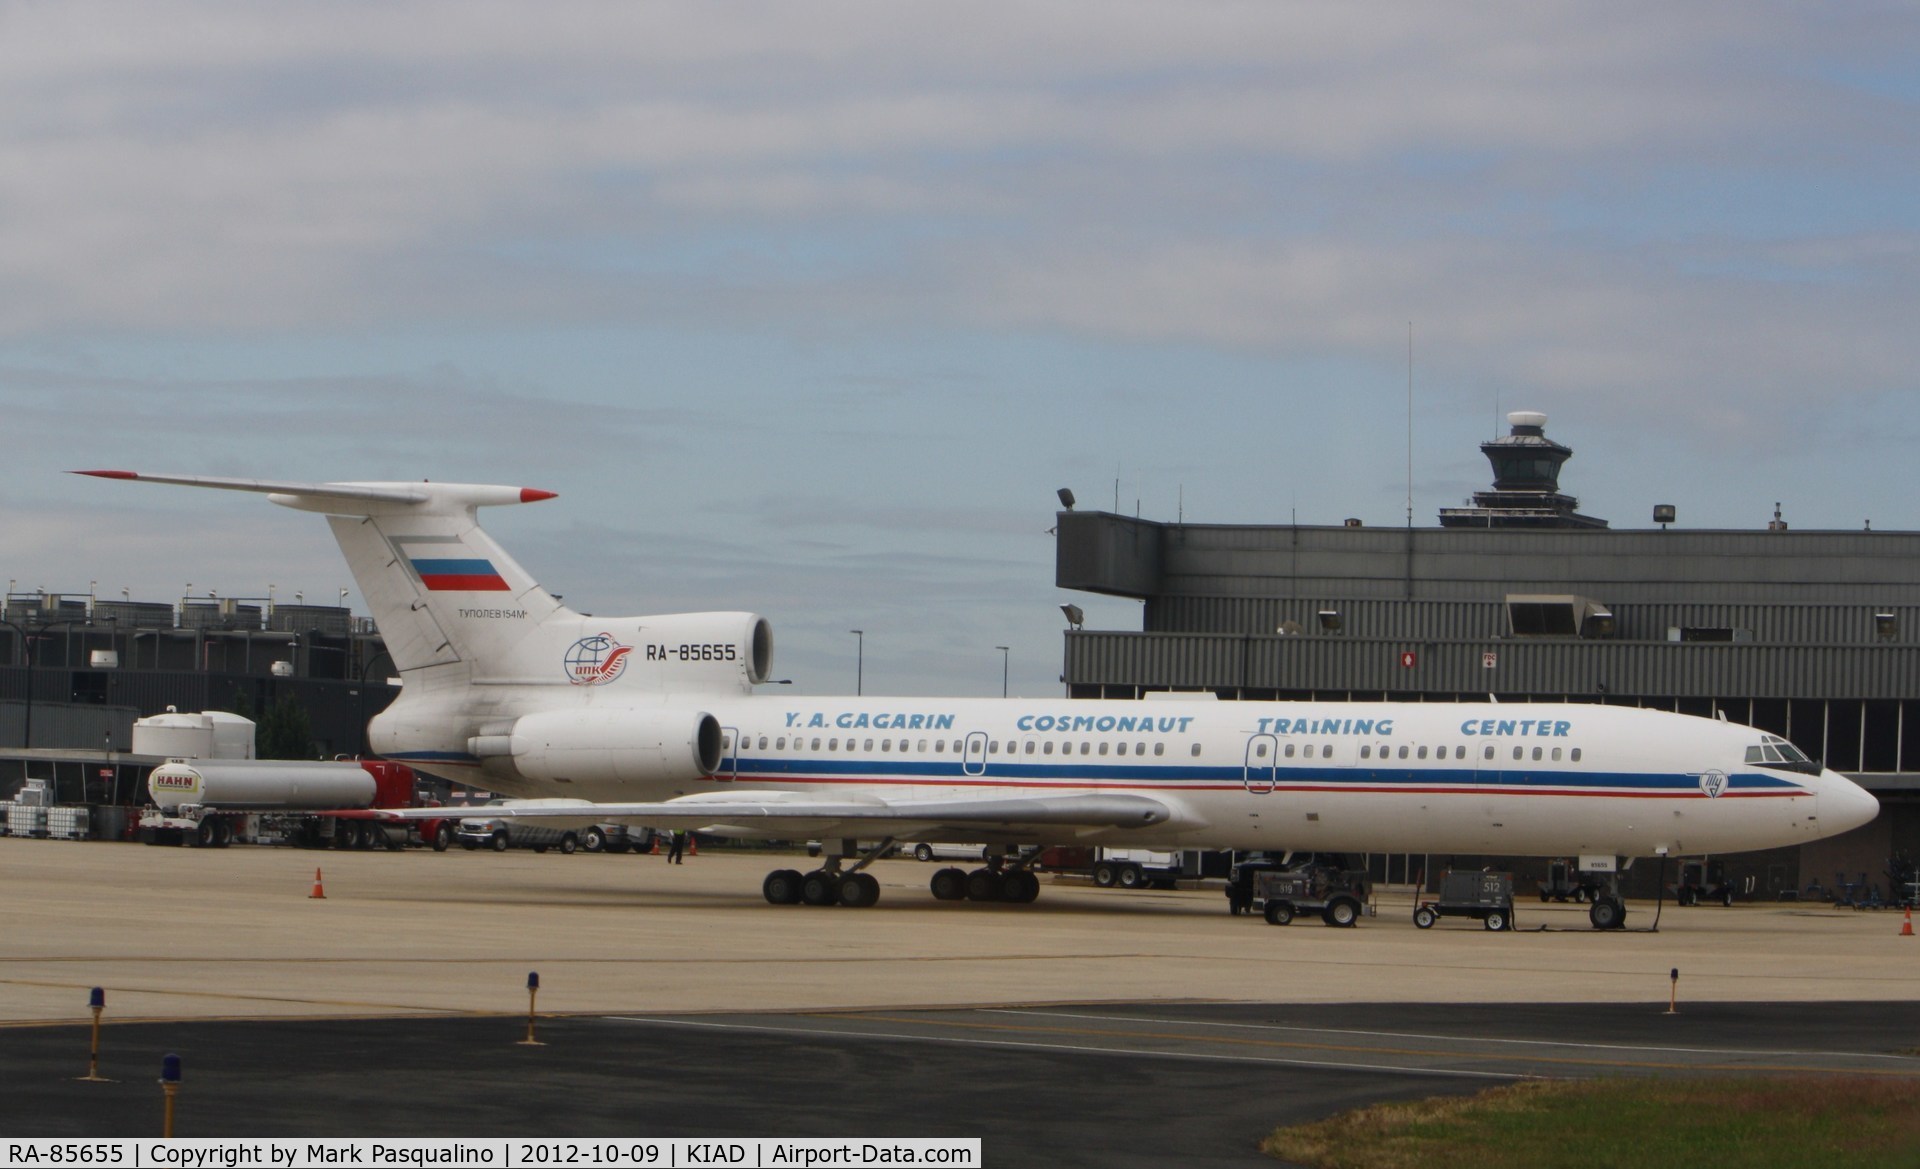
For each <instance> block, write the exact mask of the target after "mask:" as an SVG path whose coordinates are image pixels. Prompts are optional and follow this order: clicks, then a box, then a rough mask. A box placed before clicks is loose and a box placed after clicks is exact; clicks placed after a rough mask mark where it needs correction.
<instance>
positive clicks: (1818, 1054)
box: [973, 1007, 1920, 1071]
mask: <svg viewBox="0 0 1920 1169" xmlns="http://www.w3.org/2000/svg"><path fill="white" fill-rule="evenodd" d="M973 1009H975V1010H978V1011H979V1012H980V1013H981V1014H984V1015H1023V1016H1026V1017H1028V1018H1033V1017H1043V1018H1055V1019H1086V1020H1089V1021H1093V1022H1104V1023H1125V1022H1138V1021H1140V1019H1139V1016H1136V1015H1085V1014H1079V1013H1076V1012H1073V1011H1040V1010H1025V1009H1022V1008H1019V1007H977V1008H973ZM1161 1021H1162V1022H1170V1023H1178V1024H1181V1025H1184V1026H1189V1027H1223V1028H1225V1027H1232V1028H1240V1029H1243V1030H1250V1031H1301V1032H1305V1033H1307V1034H1310V1035H1361V1036H1373V1037H1378V1038H1382V1039H1428V1040H1436V1041H1440V1042H1445V1041H1448V1040H1453V1041H1456V1042H1460V1043H1506V1044H1514V1045H1520V1046H1529V1047H1571V1048H1587V1049H1590V1050H1595V1051H1676V1052H1681V1053H1683V1054H1687V1055H1713V1054H1720V1055H1766V1056H1807V1057H1810V1058H1822V1059H1897V1060H1908V1061H1912V1062H1914V1063H1915V1071H1920V1059H1916V1058H1915V1056H1913V1055H1911V1054H1909V1055H1901V1054H1899V1053H1895V1052H1875V1051H1795V1050H1792V1049H1789V1048H1776V1049H1768V1048H1743V1047H1673V1046H1663V1045H1660V1044H1635V1043H1575V1042H1572V1041H1571V1040H1565V1039H1499V1038H1491V1037H1487V1036H1480V1035H1441V1034H1437V1033H1434V1034H1429V1033H1422V1032H1418V1031H1365V1030H1360V1029H1357V1028H1343V1027H1297V1026H1293V1025H1291V1024H1287V1023H1227V1022H1219V1021H1215V1020H1211V1019H1167V1020H1161Z"/></svg>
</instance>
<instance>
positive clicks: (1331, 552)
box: [1054, 412, 1920, 899]
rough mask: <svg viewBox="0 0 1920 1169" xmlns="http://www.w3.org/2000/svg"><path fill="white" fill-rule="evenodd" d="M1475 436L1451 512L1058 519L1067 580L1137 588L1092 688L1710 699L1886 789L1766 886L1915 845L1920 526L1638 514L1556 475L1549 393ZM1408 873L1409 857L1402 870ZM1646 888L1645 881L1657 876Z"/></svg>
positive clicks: (1341, 696) (1716, 707)
mask: <svg viewBox="0 0 1920 1169" xmlns="http://www.w3.org/2000/svg"><path fill="white" fill-rule="evenodd" d="M1508 422H1509V423H1510V425H1511V428H1512V429H1511V433H1510V434H1508V435H1506V436H1505V437H1502V438H1498V439H1495V440H1493V441H1490V442H1487V443H1485V444H1483V445H1482V447H1481V449H1482V451H1484V452H1485V453H1486V455H1487V458H1488V460H1489V461H1490V462H1491V463H1492V466H1493V472H1494V485H1493V488H1492V489H1491V490H1489V491H1483V492H1479V493H1477V494H1476V495H1475V496H1474V497H1473V500H1472V502H1471V504H1470V505H1468V506H1465V507H1458V508H1446V509H1443V510H1442V511H1441V512H1440V516H1439V521H1440V522H1439V525H1438V526H1437V527H1423V528H1415V527H1405V528H1370V527H1363V526H1360V525H1359V523H1358V521H1348V522H1347V524H1345V525H1342V526H1313V525H1292V524H1289V525H1249V526H1228V525H1211V524H1191V523H1161V522H1155V521H1152V520H1145V519H1139V518H1135V517H1131V516H1121V515H1114V514H1111V513H1105V512H1083V511H1064V512H1060V513H1059V514H1058V515H1057V517H1056V518H1057V520H1058V523H1059V527H1058V533H1059V536H1058V540H1059V542H1058V547H1057V549H1056V561H1055V576H1054V579H1055V583H1056V584H1058V585H1059V586H1060V587H1062V588H1069V589H1080V590H1084V591H1088V592H1094V593H1102V594H1105V595H1109V596H1120V597H1131V598H1135V599H1137V600H1140V601H1142V602H1144V606H1143V610H1142V621H1141V625H1142V627H1141V629H1140V630H1139V631H1137V632H1135V631H1119V630H1096V629H1073V630H1069V631H1068V632H1067V634H1066V653H1065V669H1064V674H1063V676H1064V680H1065V681H1066V683H1067V689H1068V693H1069V694H1070V695H1071V696H1073V697H1076V698H1133V697H1136V696H1138V695H1139V694H1141V693H1143V692H1145V691H1151V690H1167V689H1177V690H1210V691H1213V692H1214V693H1216V694H1218V695H1219V696H1220V697H1221V698H1224V699H1245V700H1271V699H1310V700H1315V701H1348V700H1351V701H1366V700H1381V699H1385V700H1392V701H1409V702H1458V701H1481V700H1485V699H1486V698H1487V696H1488V695H1489V694H1492V695H1494V696H1497V697H1498V698H1499V700H1500V701H1502V702H1528V701H1572V702H1596V703H1613V704H1624V705H1629V706H1648V707H1657V708H1659V709H1662V710H1675V711H1680V712H1682V713H1687V714H1697V715H1703V716H1708V717H1712V716H1714V715H1716V714H1725V716H1726V717H1727V718H1729V719H1731V720H1733V721H1735V722H1741V723H1746V724H1749V725H1752V726H1755V727H1759V728H1761V729H1763V730H1767V731H1772V732H1774V733H1776V734H1780V735H1784V736H1786V737H1787V738H1789V739H1791V740H1792V741H1793V742H1794V743H1795V744H1796V745H1798V746H1799V747H1800V748H1801V749H1802V750H1803V751H1805V752H1807V754H1808V755H1810V756H1812V757H1813V758H1815V759H1820V760H1823V761H1824V762H1825V763H1826V765H1827V766H1829V767H1831V768H1833V769H1834V770H1835V771H1839V772H1842V773H1843V774H1846V775H1848V776H1851V777H1852V778H1854V779H1855V780H1857V781H1859V782H1860V783H1861V784H1862V785H1863V786H1865V787H1866V788H1867V789H1868V790H1870V791H1872V792H1873V793H1874V794H1875V795H1876V796H1878V797H1879V798H1880V801H1881V807H1882V811H1881V815H1880V818H1879V819H1878V820H1877V821H1876V822H1875V823H1873V824H1871V825H1868V826H1867V827H1865V828H1861V829H1859V830H1857V831H1855V832H1853V833H1850V834H1848V835H1847V836H1843V837H1839V838H1836V839H1835V840H1832V841H1822V842H1819V843H1817V844H1814V845H1809V846H1807V847H1806V848H1805V849H1803V850H1799V851H1797V852H1795V853H1793V854H1791V855H1787V856H1783V857H1778V858H1769V859H1766V860H1765V863H1764V864H1760V865H1759V866H1758V868H1757V870H1755V871H1754V872H1750V873H1749V874H1748V876H1750V877H1751V878H1752V879H1753V880H1754V882H1755V884H1756V888H1755V889H1754V895H1756V896H1760V897H1764V898H1767V899H1772V898H1773V897H1775V896H1779V895H1782V894H1785V893H1789V892H1794V891H1804V890H1805V888H1806V886H1807V885H1808V884H1809V883H1810V882H1811V881H1815V880H1817V881H1818V882H1819V883H1820V884H1821V885H1822V886H1823V887H1829V888H1830V887H1832V886H1833V885H1834V884H1835V878H1836V876H1837V875H1839V874H1841V873H1843V872H1844V873H1845V874H1846V876H1847V879H1848V880H1850V881H1852V880H1857V878H1858V877H1859V875H1860V874H1861V873H1863V872H1864V873H1866V874H1867V876H1868V878H1869V882H1870V883H1871V882H1875V881H1877V882H1878V883H1879V884H1880V885H1881V886H1882V888H1883V890H1884V889H1885V888H1886V885H1887V881H1886V878H1885V877H1884V876H1883V875H1882V872H1883V869H1884V867H1885V865H1886V862H1887V859H1888V858H1889V857H1891V856H1894V855H1896V854H1898V853H1901V852H1905V853H1906V854H1908V855H1909V856H1911V857H1915V858H1920V697H1916V696H1920V532H1889V531H1797V530H1790V529H1789V526H1788V524H1787V523H1786V522H1785V521H1784V520H1782V519H1781V518H1780V517H1779V515H1778V514H1777V512H1776V514H1775V515H1774V517H1773V519H1772V521H1771V522H1769V523H1765V524H1763V525H1758V526H1756V527H1755V528H1752V529H1746V530H1722V531H1704V530H1688V529H1685V528H1682V527H1679V526H1677V525H1675V524H1674V519H1675V517H1674V515H1673V509H1671V508H1668V507H1660V508H1659V509H1658V510H1657V511H1656V512H1655V513H1654V517H1655V518H1654V522H1655V523H1657V524H1661V525H1662V526H1660V527H1648V528H1641V529H1636V530H1623V529H1619V528H1613V527H1610V526H1608V524H1607V522H1606V521H1605V520H1601V519H1595V518H1593V517H1590V516H1585V515H1581V514H1580V513H1579V511H1578V510H1577V507H1578V504H1577V501H1576V500H1574V499H1573V498H1571V497H1569V496H1567V495H1564V494H1562V493H1561V492H1560V489H1559V475H1560V470H1561V468H1562V466H1563V465H1564V464H1565V463H1566V461H1567V459H1568V458H1569V457H1570V456H1571V455H1572V454H1573V451H1572V449H1571V448H1570V447H1567V446H1565V445H1562V444H1561V443H1558V442H1555V441H1553V440H1552V439H1550V438H1548V437H1547V434H1546V422H1547V419H1546V417H1545V416H1544V415H1541V414H1536V413H1530V412H1519V413H1514V414H1511V415H1509V416H1508ZM1398 875H1399V870H1398V869H1397V868H1396V869H1394V870H1393V876H1394V877H1398ZM1648 893H1649V894H1650V893H1651V889H1650V888H1649V890H1648Z"/></svg>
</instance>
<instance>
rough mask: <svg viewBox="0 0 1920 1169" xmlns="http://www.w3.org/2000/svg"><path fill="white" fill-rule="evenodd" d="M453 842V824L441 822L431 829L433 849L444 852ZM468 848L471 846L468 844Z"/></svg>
mask: <svg viewBox="0 0 1920 1169" xmlns="http://www.w3.org/2000/svg"><path fill="white" fill-rule="evenodd" d="M452 844H453V825H451V824H442V825H440V827H438V828H435V829H434V830H433V851H435V852H445V851H447V849H448V848H449V847H451V846H452ZM468 847H469V848H471V847H472V846H471V845H469V846H468Z"/></svg>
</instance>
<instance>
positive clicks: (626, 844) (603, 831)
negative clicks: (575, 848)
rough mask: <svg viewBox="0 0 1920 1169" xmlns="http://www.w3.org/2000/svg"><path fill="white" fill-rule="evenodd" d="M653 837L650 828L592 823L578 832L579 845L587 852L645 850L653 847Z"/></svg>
mask: <svg viewBox="0 0 1920 1169" xmlns="http://www.w3.org/2000/svg"><path fill="white" fill-rule="evenodd" d="M653 838H654V831H653V829H651V828H629V827H628V826H627V825H625V824H594V825H592V826H590V827H588V829H587V830H586V831H585V832H582V833H581V834H580V847H581V848H583V849H585V850H586V851H588V852H610V853H621V852H647V851H648V850H650V849H651V848H652V847H653Z"/></svg>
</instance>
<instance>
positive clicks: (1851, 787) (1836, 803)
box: [1820, 771, 1880, 836]
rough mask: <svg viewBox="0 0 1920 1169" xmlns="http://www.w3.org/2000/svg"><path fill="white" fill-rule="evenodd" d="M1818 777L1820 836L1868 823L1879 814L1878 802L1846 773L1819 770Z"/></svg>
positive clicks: (1835, 834)
mask: <svg viewBox="0 0 1920 1169" xmlns="http://www.w3.org/2000/svg"><path fill="white" fill-rule="evenodd" d="M1820 779H1821V783H1820V828H1821V834H1822V835H1824V836H1837V835H1839V834H1840V833H1842V832H1846V831H1848V830H1849V829H1853V828H1858V827H1860V826H1861V825H1862V824H1868V823H1871V822H1872V821H1873V818H1874V817H1875V816H1878V815H1879V814H1880V801H1879V800H1876V799H1874V798H1873V796H1872V794H1871V793H1869V792H1868V791H1867V790H1866V789H1864V788H1862V787H1861V786H1860V785H1859V784H1857V783H1855V782H1853V781H1852V780H1850V779H1848V778H1847V777H1846V776H1844V775H1841V774H1839V773H1837V772H1833V771H1827V772H1822V773H1821V776H1820Z"/></svg>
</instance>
